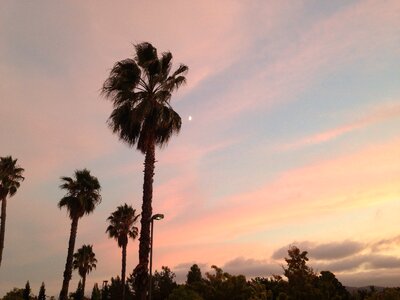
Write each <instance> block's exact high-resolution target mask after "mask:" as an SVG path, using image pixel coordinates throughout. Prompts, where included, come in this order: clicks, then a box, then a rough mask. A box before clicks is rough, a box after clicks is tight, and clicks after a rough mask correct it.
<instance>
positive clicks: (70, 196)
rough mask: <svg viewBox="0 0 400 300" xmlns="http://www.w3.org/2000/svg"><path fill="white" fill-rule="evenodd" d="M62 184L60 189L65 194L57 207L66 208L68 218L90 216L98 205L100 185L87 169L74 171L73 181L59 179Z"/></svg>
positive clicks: (70, 179)
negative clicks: (64, 191)
mask: <svg viewBox="0 0 400 300" xmlns="http://www.w3.org/2000/svg"><path fill="white" fill-rule="evenodd" d="M61 180H62V181H63V183H62V184H61V185H60V188H61V189H64V190H66V191H67V194H66V195H65V196H64V197H63V198H62V199H61V200H60V202H59V203H58V207H59V208H62V207H64V206H65V207H66V208H67V210H68V212H69V215H70V218H71V219H73V218H74V217H78V218H81V217H82V216H83V215H84V214H90V213H91V212H93V210H94V209H95V207H96V205H97V204H99V203H100V201H101V196H100V183H99V181H98V179H97V178H96V177H94V176H92V175H91V174H90V171H89V170H87V169H83V170H76V171H75V179H73V178H71V177H61Z"/></svg>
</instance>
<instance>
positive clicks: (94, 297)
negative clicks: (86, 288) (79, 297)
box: [90, 283, 101, 300]
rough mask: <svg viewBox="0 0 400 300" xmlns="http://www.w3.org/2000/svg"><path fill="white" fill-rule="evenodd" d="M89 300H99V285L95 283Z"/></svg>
mask: <svg viewBox="0 0 400 300" xmlns="http://www.w3.org/2000/svg"><path fill="white" fill-rule="evenodd" d="M90 300H101V293H100V289H99V285H98V284H97V283H95V284H94V286H93V290H92V296H91V297H90Z"/></svg>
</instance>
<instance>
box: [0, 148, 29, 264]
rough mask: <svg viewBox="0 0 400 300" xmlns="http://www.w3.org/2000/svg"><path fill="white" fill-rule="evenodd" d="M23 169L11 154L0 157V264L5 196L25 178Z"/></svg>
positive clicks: (4, 217) (4, 218) (14, 189)
mask: <svg viewBox="0 0 400 300" xmlns="http://www.w3.org/2000/svg"><path fill="white" fill-rule="evenodd" d="M24 171H25V170H24V169H22V168H21V167H20V166H18V165H17V159H12V157H11V156H6V157H0V201H1V223H0V226H1V227H0V266H1V260H2V257H3V249H4V235H5V232H6V209H7V196H10V197H12V196H14V195H15V194H16V193H17V190H18V188H19V187H20V184H21V183H20V182H21V181H23V180H24V179H25V178H24V177H23V176H22V173H23V172H24Z"/></svg>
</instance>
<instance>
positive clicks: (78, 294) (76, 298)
mask: <svg viewBox="0 0 400 300" xmlns="http://www.w3.org/2000/svg"><path fill="white" fill-rule="evenodd" d="M69 298H72V299H73V300H84V295H83V289H82V281H81V280H79V282H78V286H77V287H76V291H75V292H74V293H70V295H69Z"/></svg>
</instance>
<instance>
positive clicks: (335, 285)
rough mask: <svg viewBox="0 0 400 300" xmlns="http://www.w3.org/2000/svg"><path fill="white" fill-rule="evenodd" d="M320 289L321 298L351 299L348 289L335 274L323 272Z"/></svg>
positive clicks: (320, 276)
mask: <svg viewBox="0 0 400 300" xmlns="http://www.w3.org/2000/svg"><path fill="white" fill-rule="evenodd" d="M318 289H319V292H320V293H321V297H322V298H323V299H326V300H330V299H335V298H339V299H342V300H347V299H350V294H349V292H348V291H347V290H346V288H345V287H344V286H343V285H342V284H341V283H340V281H339V280H337V278H336V276H335V274H333V273H332V272H329V271H321V273H320V275H319V276H318Z"/></svg>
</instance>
